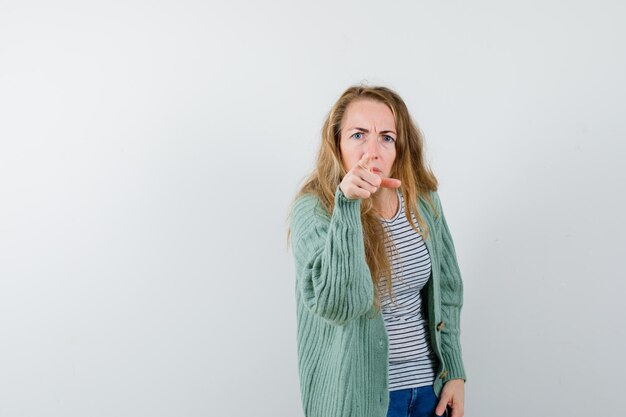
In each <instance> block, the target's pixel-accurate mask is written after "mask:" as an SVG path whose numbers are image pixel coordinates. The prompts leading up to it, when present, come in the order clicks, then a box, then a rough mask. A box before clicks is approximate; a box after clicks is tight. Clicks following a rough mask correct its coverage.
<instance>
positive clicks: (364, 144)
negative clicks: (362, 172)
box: [339, 99, 398, 177]
mask: <svg viewBox="0 0 626 417" xmlns="http://www.w3.org/2000/svg"><path fill="white" fill-rule="evenodd" d="M397 138H398V135H397V133H396V123H395V119H394V117H393V113H391V110H390V109H389V107H387V105H386V104H383V103H381V102H378V101H375V100H371V99H358V100H355V101H353V102H352V103H350V104H349V105H348V107H347V108H346V112H345V113H344V116H343V119H342V121H341V139H340V141H339V150H340V152H341V160H342V163H343V166H344V168H345V169H346V171H349V170H350V169H352V167H354V165H356V163H357V162H359V160H360V159H361V157H362V156H363V154H365V153H366V152H368V153H369V154H370V155H372V159H371V160H370V163H369V167H370V171H371V172H374V173H376V174H377V175H379V176H381V177H389V175H390V174H391V168H392V167H393V162H394V160H395V159H396V140H397Z"/></svg>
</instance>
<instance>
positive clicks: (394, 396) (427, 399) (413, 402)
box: [387, 385, 448, 417]
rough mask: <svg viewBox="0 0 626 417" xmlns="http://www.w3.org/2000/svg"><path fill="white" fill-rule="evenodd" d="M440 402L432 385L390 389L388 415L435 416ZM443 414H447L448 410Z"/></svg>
mask: <svg viewBox="0 0 626 417" xmlns="http://www.w3.org/2000/svg"><path fill="white" fill-rule="evenodd" d="M438 403H439V398H437V396H436V395H435V390H434V389H433V386H432V385H428V386H425V387H418V388H407V389H399V390H394V391H389V408H388V409H387V417H435V416H436V414H435V408H437V404H438ZM443 415H444V416H447V415H448V411H447V410H446V411H444V412H443Z"/></svg>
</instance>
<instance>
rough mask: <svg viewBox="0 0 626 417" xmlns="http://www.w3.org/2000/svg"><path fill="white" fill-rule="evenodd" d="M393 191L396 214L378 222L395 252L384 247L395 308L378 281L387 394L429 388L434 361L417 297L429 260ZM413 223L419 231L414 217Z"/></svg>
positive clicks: (427, 272)
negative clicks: (385, 343)
mask: <svg viewBox="0 0 626 417" xmlns="http://www.w3.org/2000/svg"><path fill="white" fill-rule="evenodd" d="M396 191H397V194H398V198H399V203H400V204H399V209H398V212H397V213H396V215H395V216H394V217H393V218H392V219H389V220H386V219H383V218H380V221H381V223H382V224H383V226H384V227H385V229H386V230H387V233H389V235H390V238H391V240H392V241H393V242H394V244H395V247H396V250H397V252H394V251H392V246H391V244H390V243H389V242H388V243H387V254H388V256H389V257H390V259H391V261H392V279H391V282H392V287H393V295H394V301H395V304H394V303H392V302H391V300H390V299H389V298H388V296H387V295H386V292H385V284H386V282H385V279H381V280H380V290H381V306H382V314H383V320H384V322H385V328H386V329H387V334H388V335H389V390H390V391H393V390H398V389H404V388H413V387H422V386H426V385H432V384H433V380H434V378H435V371H434V365H435V364H436V361H437V359H436V357H435V355H434V353H433V351H432V349H431V347H430V341H429V339H428V338H429V335H428V322H427V321H426V320H425V318H424V317H423V315H422V298H421V294H420V290H421V289H422V288H423V287H424V286H425V285H426V283H427V282H428V279H429V278H430V272H431V262H430V256H429V254H428V249H427V248H426V245H425V244H424V240H423V239H422V236H421V235H420V234H419V233H417V232H416V231H415V230H413V228H412V227H411V225H410V224H409V222H408V221H407V219H406V216H405V207H404V199H403V198H402V194H401V193H400V191H399V190H396ZM413 221H414V222H415V224H416V225H417V226H418V227H419V228H420V230H422V229H421V227H420V226H419V225H418V224H417V220H416V219H415V216H413Z"/></svg>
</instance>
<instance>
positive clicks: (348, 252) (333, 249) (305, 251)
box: [291, 187, 374, 325]
mask: <svg viewBox="0 0 626 417" xmlns="http://www.w3.org/2000/svg"><path fill="white" fill-rule="evenodd" d="M360 206H361V200H360V199H348V198H346V197H345V195H344V194H343V192H342V191H341V189H340V188H339V187H337V189H336V191H335V207H334V209H333V212H332V214H331V215H330V216H329V215H328V213H327V212H326V210H324V208H323V205H322V204H321V202H320V201H319V199H318V198H317V197H316V196H313V195H311V194H307V195H305V196H302V197H300V198H299V199H298V200H297V201H296V202H295V203H294V206H293V208H292V215H291V233H292V235H291V243H292V248H293V254H294V259H295V266H296V269H297V271H296V276H297V282H296V291H297V292H299V295H300V298H301V301H302V302H303V304H304V305H305V306H306V308H307V309H308V310H309V311H311V312H312V313H314V314H316V315H317V316H319V317H321V318H323V319H324V320H326V321H327V322H329V323H332V324H335V325H343V324H345V323H346V322H348V321H350V320H352V319H355V318H357V317H359V316H361V315H363V314H365V313H367V312H368V311H369V310H370V308H371V307H372V305H373V302H374V285H373V283H372V279H371V275H370V270H369V267H368V265H367V262H366V259H365V245H364V241H363V228H362V225H361V208H360Z"/></svg>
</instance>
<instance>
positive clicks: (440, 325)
mask: <svg viewBox="0 0 626 417" xmlns="http://www.w3.org/2000/svg"><path fill="white" fill-rule="evenodd" d="M445 325H446V322H445V321H444V320H441V322H440V323H439V324H438V325H437V331H439V332H440V331H441V329H443V328H444V327H445Z"/></svg>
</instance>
